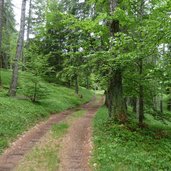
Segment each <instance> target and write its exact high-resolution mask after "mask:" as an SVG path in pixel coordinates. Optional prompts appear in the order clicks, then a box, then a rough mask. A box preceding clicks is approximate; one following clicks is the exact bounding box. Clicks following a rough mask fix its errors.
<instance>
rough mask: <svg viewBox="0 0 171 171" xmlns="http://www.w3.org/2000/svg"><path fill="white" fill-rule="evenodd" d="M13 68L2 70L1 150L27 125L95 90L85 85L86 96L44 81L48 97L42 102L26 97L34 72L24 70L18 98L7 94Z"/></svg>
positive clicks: (41, 82) (68, 106) (87, 97)
mask: <svg viewBox="0 0 171 171" xmlns="http://www.w3.org/2000/svg"><path fill="white" fill-rule="evenodd" d="M10 74H11V72H10V71H5V70H4V71H2V82H3V89H1V92H0V152H2V150H3V149H4V148H6V147H7V146H8V145H9V143H10V142H11V141H12V140H14V139H15V138H16V137H17V135H19V134H21V133H22V132H23V131H25V130H26V129H27V128H29V127H31V126H33V125H34V124H35V123H36V122H38V121H39V120H41V119H43V118H47V117H48V116H49V115H50V114H51V113H57V112H60V111H63V110H65V109H67V108H71V107H73V106H76V105H79V104H82V103H85V102H87V101H89V100H90V99H91V98H92V96H93V92H91V91H89V90H86V89H84V88H81V89H80V93H81V94H82V95H83V98H80V97H78V96H77V95H75V93H74V90H73V89H69V88H66V87H62V86H60V85H55V84H50V83H47V82H45V81H43V80H41V81H40V84H41V85H42V86H43V87H47V91H48V93H47V94H46V98H42V99H41V100H40V101H39V103H32V102H31V101H30V100H28V99H24V95H23V89H22V87H23V86H24V84H27V83H28V82H29V81H30V76H31V75H30V74H28V73H20V83H19V93H18V94H19V95H18V96H17V97H16V98H11V97H8V96H7V91H8V85H9V81H10Z"/></svg>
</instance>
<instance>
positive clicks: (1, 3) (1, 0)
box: [0, 0, 4, 86]
mask: <svg viewBox="0 0 171 171" xmlns="http://www.w3.org/2000/svg"><path fill="white" fill-rule="evenodd" d="M3 7H4V0H0V69H1V68H2V23H3ZM1 85H2V80H1V73H0V86H1Z"/></svg>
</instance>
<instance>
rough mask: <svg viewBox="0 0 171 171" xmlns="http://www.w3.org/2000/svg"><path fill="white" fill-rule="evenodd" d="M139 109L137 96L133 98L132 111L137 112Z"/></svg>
mask: <svg viewBox="0 0 171 171" xmlns="http://www.w3.org/2000/svg"><path fill="white" fill-rule="evenodd" d="M136 111H137V99H136V98H135V97H133V98H132V112H133V113H136Z"/></svg>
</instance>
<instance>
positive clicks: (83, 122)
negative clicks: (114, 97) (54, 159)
mask: <svg viewBox="0 0 171 171" xmlns="http://www.w3.org/2000/svg"><path fill="white" fill-rule="evenodd" d="M102 103H103V99H101V100H97V99H96V100H95V101H94V102H93V103H89V104H87V105H85V106H84V107H83V109H84V110H85V111H86V114H85V116H84V117H81V118H80V119H78V120H76V121H75V122H74V123H73V124H72V126H71V127H70V129H69V132H68V133H67V135H66V136H65V137H64V138H63V141H62V149H61V150H60V166H59V171H90V170H91V169H90V167H89V165H88V161H89V158H90V156H91V150H92V149H91V146H92V145H91V121H92V118H93V117H94V115H95V113H96V112H97V110H98V108H99V107H100V106H101V105H102Z"/></svg>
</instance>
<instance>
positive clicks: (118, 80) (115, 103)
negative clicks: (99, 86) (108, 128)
mask: <svg viewBox="0 0 171 171" xmlns="http://www.w3.org/2000/svg"><path fill="white" fill-rule="evenodd" d="M109 94H110V95H109V105H110V106H109V112H110V115H111V117H112V118H114V119H115V120H116V121H119V122H122V123H124V122H126V120H127V116H126V104H125V100H124V98H123V90H122V73H121V72H120V71H119V70H117V71H115V72H114V75H113V77H112V79H111V80H110V85H109Z"/></svg>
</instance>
